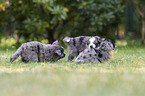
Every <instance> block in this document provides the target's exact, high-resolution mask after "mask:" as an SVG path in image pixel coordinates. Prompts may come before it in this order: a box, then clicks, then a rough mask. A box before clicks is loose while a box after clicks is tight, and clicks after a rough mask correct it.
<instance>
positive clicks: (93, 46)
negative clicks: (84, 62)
mask: <svg viewBox="0 0 145 96" xmlns="http://www.w3.org/2000/svg"><path fill="white" fill-rule="evenodd" d="M95 40H96V38H95V37H92V38H90V39H89V41H90V44H89V48H91V46H92V48H95V47H96V45H95V44H94V43H93V42H94V41H95Z"/></svg>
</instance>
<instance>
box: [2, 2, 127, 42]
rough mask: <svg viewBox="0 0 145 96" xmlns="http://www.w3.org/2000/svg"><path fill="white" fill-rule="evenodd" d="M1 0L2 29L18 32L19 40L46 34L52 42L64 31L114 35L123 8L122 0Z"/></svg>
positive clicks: (8, 31)
mask: <svg viewBox="0 0 145 96" xmlns="http://www.w3.org/2000/svg"><path fill="white" fill-rule="evenodd" d="M1 1H2V0H1ZM0 4H3V5H2V7H0V8H1V11H0V14H1V16H0V18H3V19H2V20H0V26H1V28H0V31H1V32H3V33H5V34H6V36H14V37H15V35H18V38H17V41H19V39H20V38H24V39H25V40H26V41H31V40H38V41H40V40H41V39H43V38H46V39H48V41H49V42H50V43H52V42H53V41H54V40H55V39H62V37H64V35H68V36H78V35H100V36H102V35H103V36H110V38H113V36H114V35H113V34H114V32H115V29H116V28H117V25H118V24H119V21H120V19H119V18H120V17H121V16H122V14H123V9H124V5H123V0H89V1H88V0H75V1H74V0H72V1H70V0H6V1H3V3H0ZM4 5H5V6H4ZM4 8H5V9H4ZM108 34H109V35H108Z"/></svg>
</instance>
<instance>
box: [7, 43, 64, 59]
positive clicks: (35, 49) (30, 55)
mask: <svg viewBox="0 0 145 96" xmlns="http://www.w3.org/2000/svg"><path fill="white" fill-rule="evenodd" d="M19 55H21V60H22V61H23V62H29V61H34V62H40V61H57V60H59V59H61V58H63V57H65V53H64V48H63V47H62V46H60V45H59V44H58V41H55V42H54V43H53V44H42V43H40V42H37V41H32V42H27V43H24V44H22V45H21V46H20V47H19V48H18V49H17V51H16V52H15V53H14V54H13V56H12V57H11V58H10V61H11V62H13V61H14V60H16V59H17V58H18V57H19Z"/></svg>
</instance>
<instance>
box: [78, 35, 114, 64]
mask: <svg viewBox="0 0 145 96" xmlns="http://www.w3.org/2000/svg"><path fill="white" fill-rule="evenodd" d="M115 47H116V45H115V44H114V42H112V41H111V40H110V39H104V38H95V37H92V38H90V39H89V40H88V43H87V48H86V49H85V50H84V51H82V52H81V53H80V54H79V55H78V56H77V58H76V60H75V62H76V63H84V62H100V63H102V62H105V61H108V60H109V59H110V58H111V55H110V51H111V50H114V49H115Z"/></svg>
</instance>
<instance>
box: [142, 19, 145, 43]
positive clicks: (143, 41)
mask: <svg viewBox="0 0 145 96" xmlns="http://www.w3.org/2000/svg"><path fill="white" fill-rule="evenodd" d="M144 37H145V18H142V43H143V44H145V38H144Z"/></svg>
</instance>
